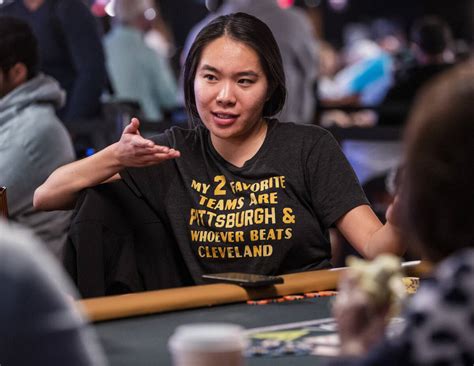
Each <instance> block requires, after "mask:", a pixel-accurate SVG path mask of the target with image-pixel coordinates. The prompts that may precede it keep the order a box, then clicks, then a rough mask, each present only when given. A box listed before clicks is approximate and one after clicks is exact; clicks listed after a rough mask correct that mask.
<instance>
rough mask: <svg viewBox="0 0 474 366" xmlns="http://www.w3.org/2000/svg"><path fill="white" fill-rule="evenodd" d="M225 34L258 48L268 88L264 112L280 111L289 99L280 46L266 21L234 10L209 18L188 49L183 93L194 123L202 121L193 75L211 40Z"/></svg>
mask: <svg viewBox="0 0 474 366" xmlns="http://www.w3.org/2000/svg"><path fill="white" fill-rule="evenodd" d="M224 35H225V36H228V37H231V38H233V39H235V40H236V41H238V42H242V43H245V44H246V45H247V46H249V47H251V48H252V49H253V50H254V51H255V52H257V54H258V57H259V60H260V63H261V65H262V68H263V71H264V72H265V75H266V77H267V79H268V88H269V99H268V100H267V101H266V103H265V105H264V107H263V116H264V117H271V116H274V115H275V114H277V113H278V112H279V111H281V109H282V108H283V105H284V104H285V99H286V87H285V73H284V71H283V62H282V59H281V54H280V49H279V48H278V45H277V43H276V41H275V38H274V37H273V34H272V32H271V30H270V28H268V26H267V25H266V24H265V23H264V22H262V21H261V20H259V19H258V18H256V17H254V16H251V15H248V14H245V13H235V14H229V15H223V16H220V17H218V18H216V19H214V20H213V21H212V22H210V23H209V24H208V25H207V26H206V27H205V28H203V29H202V30H201V31H200V32H199V34H198V35H197V37H196V39H195V41H194V43H193V45H192V46H191V49H190V50H189V53H188V56H187V58H186V62H185V68H184V97H185V103H186V110H187V112H188V116H189V118H190V121H191V123H195V122H196V121H200V118H199V114H198V111H197V108H196V99H195V94H194V78H195V76H196V70H197V67H198V64H199V61H200V59H201V54H202V51H203V49H204V48H205V47H206V46H207V45H208V44H209V43H211V42H212V41H214V40H215V39H217V38H219V37H222V36H224Z"/></svg>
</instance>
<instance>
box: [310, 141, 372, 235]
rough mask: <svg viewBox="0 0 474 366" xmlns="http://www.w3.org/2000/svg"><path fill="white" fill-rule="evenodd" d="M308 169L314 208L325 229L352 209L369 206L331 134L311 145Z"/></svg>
mask: <svg viewBox="0 0 474 366" xmlns="http://www.w3.org/2000/svg"><path fill="white" fill-rule="evenodd" d="M307 165H308V166H309V180H310V184H311V187H310V190H311V198H312V202H313V206H314V209H315V211H316V212H317V214H318V216H319V217H320V219H321V220H322V222H323V223H324V225H325V226H326V227H330V226H332V225H333V224H334V223H335V222H336V221H337V220H338V219H339V218H340V217H341V216H342V215H344V214H345V213H346V212H348V211H350V210H351V209H353V208H355V207H357V206H360V205H367V204H368V201H367V198H366V197H365V194H364V191H363V190H362V188H361V186H360V184H359V181H358V180H357V177H356V175H355V173H354V171H353V169H352V167H351V166H350V164H349V162H348V161H347V159H346V157H345V156H344V153H343V152H342V151H341V149H340V147H339V145H338V144H337V142H336V140H335V139H334V137H333V136H332V135H331V134H330V133H325V134H324V135H323V136H322V137H321V138H320V139H319V140H318V141H317V142H316V143H315V144H314V145H313V149H312V151H311V153H310V154H309V161H308V163H307Z"/></svg>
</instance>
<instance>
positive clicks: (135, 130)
mask: <svg viewBox="0 0 474 366" xmlns="http://www.w3.org/2000/svg"><path fill="white" fill-rule="evenodd" d="M139 127H140V121H139V120H138V119H137V118H132V120H131V122H130V124H129V125H128V126H127V127H125V129H124V130H123V133H122V137H121V138H120V140H119V142H117V144H116V146H115V156H116V159H117V161H118V162H119V164H120V165H121V166H123V167H145V166H150V165H154V164H159V163H161V162H162V161H165V160H169V159H174V158H178V157H179V156H180V153H179V151H177V150H175V149H171V148H169V147H167V146H160V145H156V144H155V143H154V142H153V141H151V140H148V139H145V138H144V137H142V136H141V135H140V131H139Z"/></svg>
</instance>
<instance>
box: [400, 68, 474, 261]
mask: <svg viewBox="0 0 474 366" xmlns="http://www.w3.org/2000/svg"><path fill="white" fill-rule="evenodd" d="M473 101H474V62H472V61H471V62H467V63H465V64H462V65H459V66H457V67H455V68H454V69H451V70H450V71H448V72H447V73H445V74H442V75H441V76H440V77H438V78H436V79H435V80H433V82H432V83H430V84H429V85H428V86H427V87H426V88H425V89H423V91H422V93H421V94H420V95H419V97H418V98H417V99H416V102H415V105H414V109H413V111H412V113H411V115H410V117H409V120H408V128H407V131H406V135H405V138H406V140H405V141H406V143H407V152H406V161H405V168H404V172H403V177H402V186H401V192H400V195H401V196H400V214H401V215H400V216H401V221H402V229H403V232H405V233H407V234H408V238H409V239H413V242H414V243H416V244H417V246H419V247H420V249H421V252H422V253H423V254H424V255H425V256H426V257H427V259H429V260H431V261H434V262H438V261H440V260H442V259H444V258H446V257H447V256H449V255H450V254H452V253H454V252H455V251H457V250H459V249H462V248H466V247H473V246H474V229H473V226H472V225H473V223H474V193H473V182H474V153H473V149H472V147H473V146H474V123H473V120H472V116H474V103H473Z"/></svg>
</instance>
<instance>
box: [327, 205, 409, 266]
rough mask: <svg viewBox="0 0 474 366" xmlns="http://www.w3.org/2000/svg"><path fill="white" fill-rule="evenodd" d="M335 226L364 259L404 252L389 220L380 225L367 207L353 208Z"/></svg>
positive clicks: (403, 247)
mask: <svg viewBox="0 0 474 366" xmlns="http://www.w3.org/2000/svg"><path fill="white" fill-rule="evenodd" d="M336 226H337V228H338V229H339V231H340V232H341V233H342V235H344V237H345V238H346V239H347V240H348V241H349V243H350V244H351V245H352V246H353V247H354V249H356V250H357V251H358V252H359V253H360V254H362V255H363V256H364V257H366V258H369V259H373V258H375V257H376V256H377V255H379V254H382V253H393V254H396V255H402V254H403V253H404V252H405V246H404V245H403V243H402V242H401V240H400V235H399V231H398V228H397V227H396V226H395V225H393V224H392V222H391V221H390V220H387V223H386V224H385V225H382V223H381V222H380V220H379V219H378V217H377V216H376V215H375V213H374V212H373V211H372V209H371V208H370V206H368V205H362V206H358V207H355V208H353V209H352V210H350V211H349V212H347V213H346V214H345V215H343V216H342V217H341V218H340V219H339V220H338V221H337V222H336Z"/></svg>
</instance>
